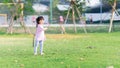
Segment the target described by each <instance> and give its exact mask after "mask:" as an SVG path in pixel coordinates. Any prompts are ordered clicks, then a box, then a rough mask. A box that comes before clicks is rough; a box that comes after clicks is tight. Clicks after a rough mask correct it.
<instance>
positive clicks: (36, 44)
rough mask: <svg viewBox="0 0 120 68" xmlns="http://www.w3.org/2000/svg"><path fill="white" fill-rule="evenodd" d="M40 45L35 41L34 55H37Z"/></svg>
mask: <svg viewBox="0 0 120 68" xmlns="http://www.w3.org/2000/svg"><path fill="white" fill-rule="evenodd" d="M38 44H39V41H37V40H35V45H34V55H37V48H38Z"/></svg>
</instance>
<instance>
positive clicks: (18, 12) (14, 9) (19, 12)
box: [3, 0, 31, 34]
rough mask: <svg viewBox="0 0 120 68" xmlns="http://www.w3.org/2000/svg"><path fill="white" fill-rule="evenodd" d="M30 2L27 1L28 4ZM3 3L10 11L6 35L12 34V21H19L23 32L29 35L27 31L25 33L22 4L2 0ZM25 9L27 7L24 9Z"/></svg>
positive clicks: (16, 1) (10, 0)
mask: <svg viewBox="0 0 120 68" xmlns="http://www.w3.org/2000/svg"><path fill="white" fill-rule="evenodd" d="M29 2H30V1H28V3H29ZM3 3H4V4H5V5H8V7H9V10H10V14H11V15H10V23H9V27H8V29H7V33H11V34H12V33H13V25H14V19H19V21H18V22H20V25H21V26H22V27H23V28H24V30H25V32H26V33H27V32H29V33H31V32H30V31H29V30H28V31H27V27H26V26H25V23H24V20H23V17H24V3H23V2H22V0H4V1H3ZM25 8H27V7H25Z"/></svg>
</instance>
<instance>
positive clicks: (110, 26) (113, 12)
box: [108, 0, 116, 33]
mask: <svg viewBox="0 0 120 68" xmlns="http://www.w3.org/2000/svg"><path fill="white" fill-rule="evenodd" d="M114 8H116V0H114V4H113V8H112V16H111V19H110V25H109V31H108V32H109V33H110V32H111V30H112V28H113V20H114V15H115V9H114Z"/></svg>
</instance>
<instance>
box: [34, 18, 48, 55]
mask: <svg viewBox="0 0 120 68" xmlns="http://www.w3.org/2000/svg"><path fill="white" fill-rule="evenodd" d="M36 23H37V24H36V33H35V45H34V55H37V48H38V45H40V54H41V55H43V54H44V53H43V42H44V40H45V35H44V31H45V30H47V28H43V23H44V18H43V17H42V16H40V17H38V18H37V19H36Z"/></svg>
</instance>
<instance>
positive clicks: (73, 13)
mask: <svg viewBox="0 0 120 68" xmlns="http://www.w3.org/2000/svg"><path fill="white" fill-rule="evenodd" d="M72 20H73V24H74V31H75V33H77V29H76V22H75V10H74V5H72Z"/></svg>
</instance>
